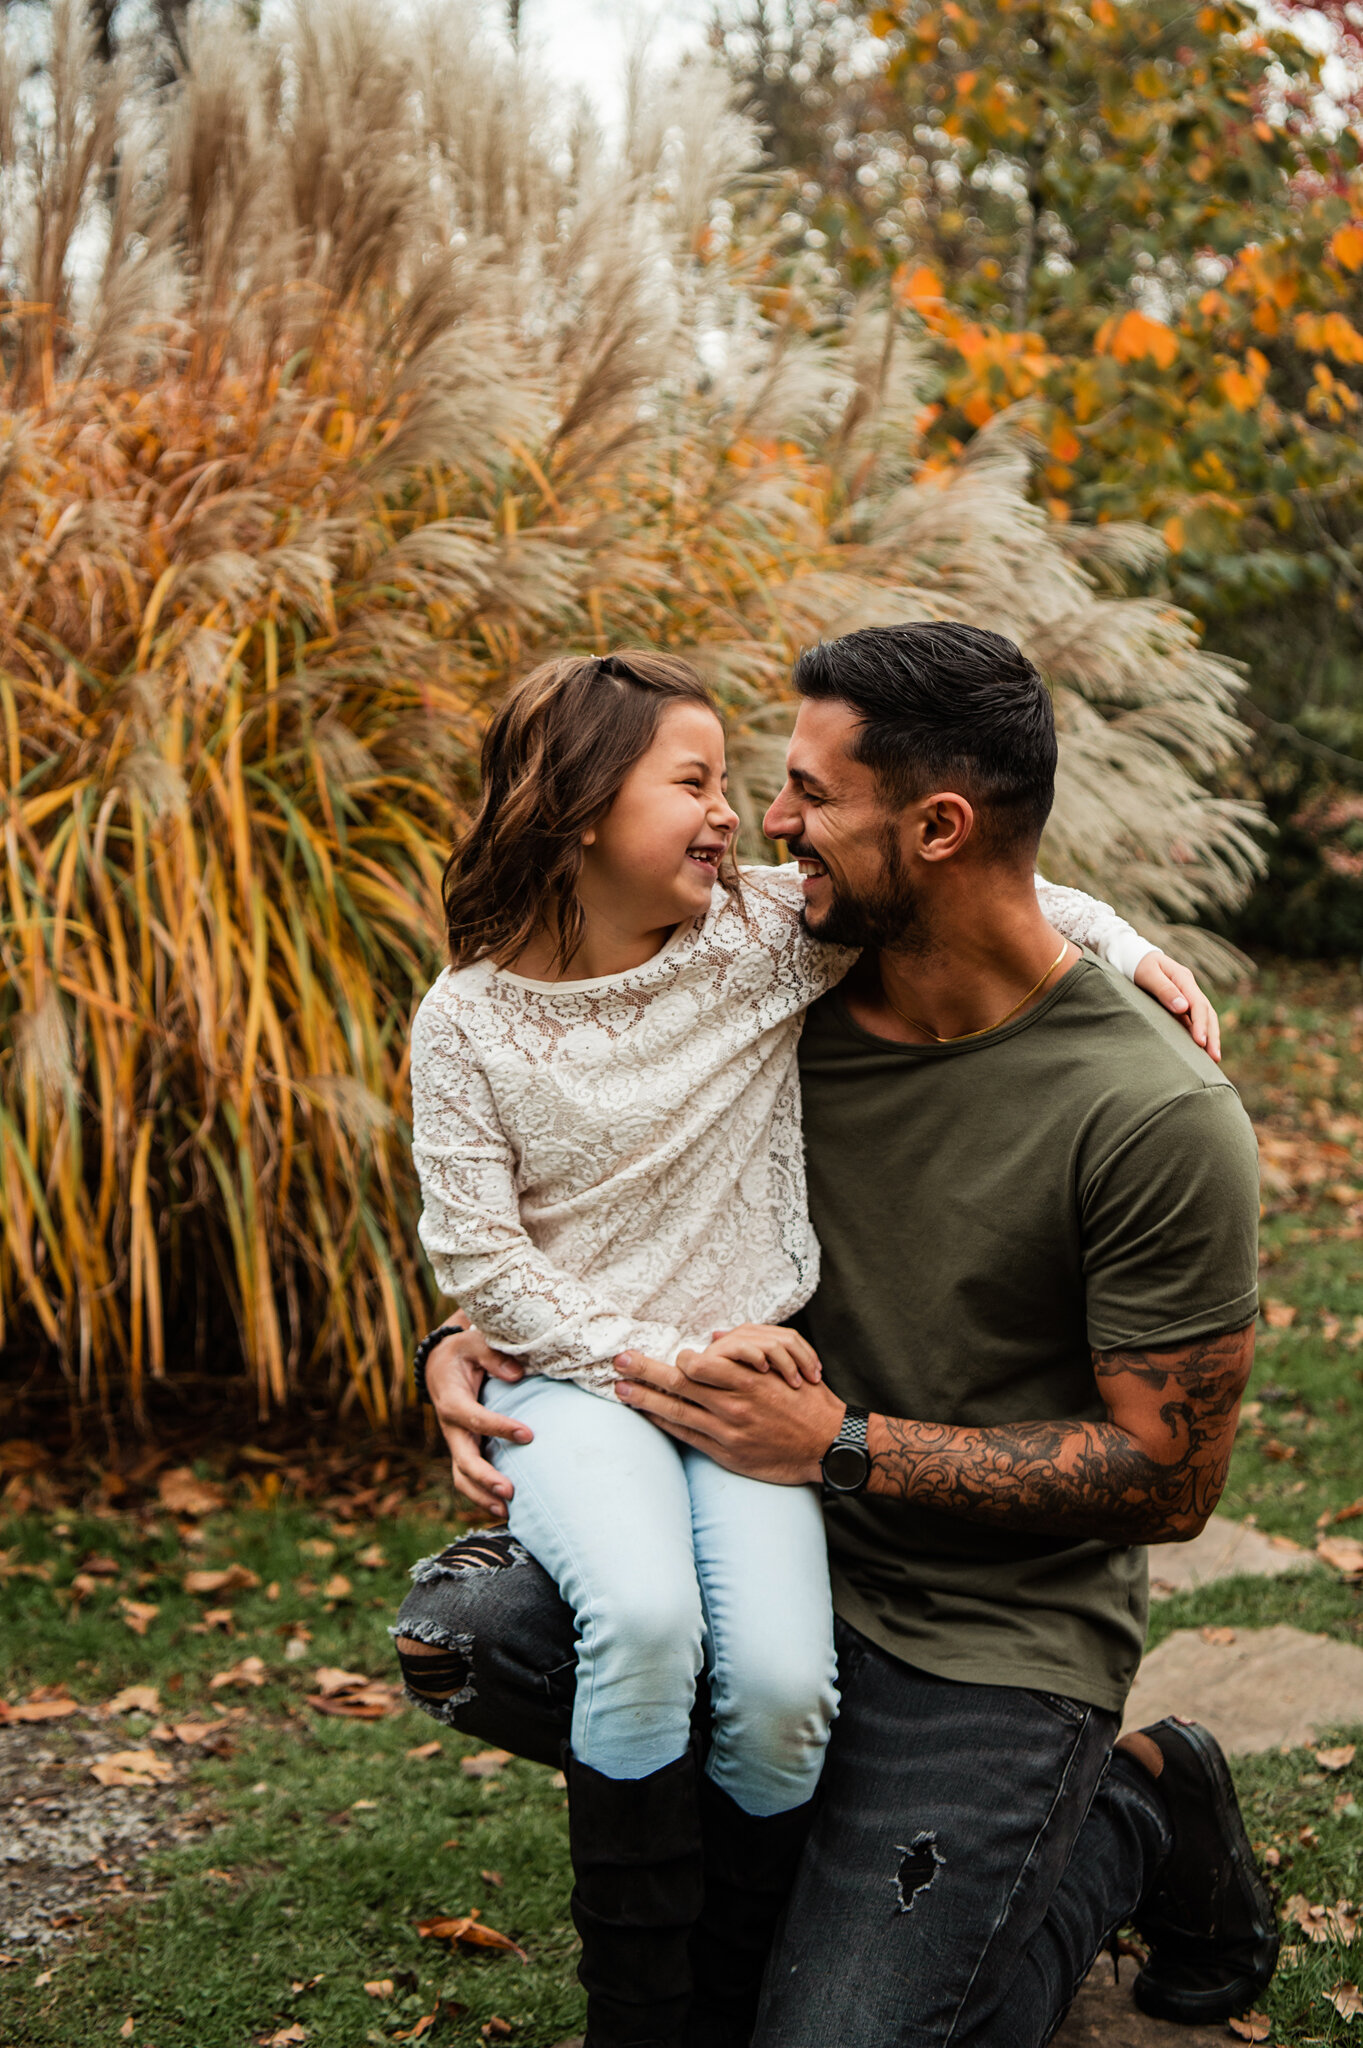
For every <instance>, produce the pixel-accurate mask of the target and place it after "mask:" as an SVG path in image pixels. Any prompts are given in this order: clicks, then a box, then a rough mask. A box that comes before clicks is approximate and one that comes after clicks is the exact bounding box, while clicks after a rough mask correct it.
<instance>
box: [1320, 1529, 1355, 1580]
mask: <svg viewBox="0 0 1363 2048" xmlns="http://www.w3.org/2000/svg"><path fill="white" fill-rule="evenodd" d="M1316 1556H1317V1557H1318V1558H1320V1559H1321V1561H1322V1563H1324V1564H1328V1565H1330V1566H1331V1567H1332V1568H1333V1569H1334V1570H1335V1571H1337V1572H1339V1573H1341V1574H1342V1576H1343V1577H1344V1578H1346V1579H1357V1578H1363V1543H1360V1542H1358V1541H1357V1539H1356V1538H1355V1537H1352V1536H1322V1537H1320V1539H1319V1540H1318V1541H1317V1544H1316Z"/></svg>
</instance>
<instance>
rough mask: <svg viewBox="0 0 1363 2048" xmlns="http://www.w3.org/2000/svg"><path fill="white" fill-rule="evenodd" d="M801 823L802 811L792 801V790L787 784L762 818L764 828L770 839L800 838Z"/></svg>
mask: <svg viewBox="0 0 1363 2048" xmlns="http://www.w3.org/2000/svg"><path fill="white" fill-rule="evenodd" d="M800 824H801V819H800V813H799V811H798V810H797V809H796V808H795V807H794V806H793V804H792V803H791V792H790V788H789V785H787V787H786V788H785V789H783V790H782V791H781V794H780V795H779V796H778V797H777V799H776V801H775V803H774V804H773V805H772V806H771V809H770V810H769V811H768V812H767V815H766V817H765V818H764V819H763V820H762V830H763V832H764V833H765V834H766V836H767V838H768V839H798V838H799V836H800Z"/></svg>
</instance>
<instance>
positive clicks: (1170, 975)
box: [1136, 953, 1221, 1060]
mask: <svg viewBox="0 0 1363 2048" xmlns="http://www.w3.org/2000/svg"><path fill="white" fill-rule="evenodd" d="M1136 986H1137V988H1143V989H1144V990H1145V993H1146V994H1147V995H1148V996H1153V997H1154V998H1155V1001H1156V1002H1157V1003H1163V1005H1164V1007H1165V1009H1166V1010H1168V1011H1170V1012H1171V1013H1172V1014H1173V1015H1174V1016H1175V1017H1177V1018H1178V1021H1179V1023H1180V1024H1182V1025H1184V1026H1185V1027H1186V1029H1187V1030H1188V1032H1189V1033H1190V1034H1191V1036H1192V1038H1193V1041H1194V1043H1195V1044H1197V1045H1200V1046H1201V1047H1202V1050H1203V1051H1204V1052H1206V1053H1209V1054H1210V1055H1211V1057H1212V1058H1213V1059H1214V1060H1219V1059H1220V1057H1221V1020H1220V1019H1219V1018H1218V1016H1217V1014H1216V1012H1215V1010H1214V1009H1213V1008H1212V1006H1211V1004H1210V1002H1209V1001H1208V1000H1207V997H1206V996H1205V995H1204V994H1203V992H1202V990H1201V989H1200V988H1199V987H1198V985H1197V976H1196V975H1195V974H1194V973H1193V970H1192V968H1191V967H1185V966H1184V965H1183V964H1182V962H1181V961H1178V960H1171V959H1170V957H1169V955H1168V954H1167V953H1147V954H1146V956H1145V958H1144V959H1143V960H1142V961H1141V964H1140V966H1139V967H1138V968H1137V969H1136Z"/></svg>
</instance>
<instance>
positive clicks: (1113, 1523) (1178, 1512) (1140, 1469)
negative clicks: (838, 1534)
mask: <svg viewBox="0 0 1363 2048" xmlns="http://www.w3.org/2000/svg"><path fill="white" fill-rule="evenodd" d="M1253 1356H1254V1326H1253V1324H1252V1323H1251V1324H1250V1325H1249V1326H1248V1328H1246V1329H1243V1330H1237V1331H1233V1332H1228V1333H1226V1334H1223V1335H1220V1336H1215V1337H1207V1338H1203V1339H1200V1340H1199V1341H1198V1342H1196V1343H1193V1344H1182V1345H1178V1346H1175V1347H1171V1348H1169V1349H1167V1350H1125V1351H1105V1352H1099V1353H1095V1354H1094V1373H1095V1376H1096V1379H1097V1384H1098V1388H1099V1392H1100V1394H1101V1396H1102V1400H1103V1404H1104V1406H1105V1408H1106V1409H1107V1416H1106V1419H1105V1420H1104V1421H1102V1422H1077V1421H1069V1420H1061V1421H1056V1422H1022V1423H1002V1424H999V1425H996V1426H994V1427H992V1428H988V1429H971V1428H960V1427H956V1426H953V1425H950V1424H946V1423H935V1422H912V1421H908V1420H901V1419H900V1418H898V1417H895V1416H887V1415H873V1416H872V1417H871V1421H870V1425H869V1432H868V1448H869V1449H870V1452H871V1459H872V1465H871V1478H870V1484H869V1491H871V1492H872V1493H880V1494H886V1495H889V1496H891V1497H893V1498H895V1499H898V1500H904V1501H912V1502H915V1503H917V1504H918V1505H920V1506H923V1507H930V1508H934V1509H936V1510H937V1511H938V1512H939V1513H941V1514H948V1515H956V1516H959V1517H961V1518H962V1519H963V1520H966V1521H973V1522H988V1523H992V1524H995V1525H999V1526H1007V1527H1009V1528H1014V1529H1024V1530H1028V1531H1031V1532H1036V1533H1039V1534H1044V1535H1053V1536H1071V1537H1073V1538H1075V1539H1076V1540H1079V1539H1080V1538H1083V1537H1097V1538H1099V1539H1100V1540H1102V1541H1104V1542H1108V1543H1163V1542H1179V1541H1186V1540H1187V1539H1188V1538H1190V1537H1192V1536H1196V1535H1197V1534H1198V1532H1199V1530H1201V1529H1202V1528H1203V1527H1204V1526H1205V1524H1206V1521H1207V1518H1208V1516H1209V1515H1210V1514H1211V1512H1212V1509H1213V1508H1214V1507H1215V1506H1216V1503H1217V1501H1218V1499H1219V1498H1220V1495H1221V1489H1222V1487H1223V1486H1224V1485H1225V1481H1226V1468H1227V1466H1228V1464H1229V1462H1230V1454H1231V1447H1232V1445H1233V1444H1234V1441H1235V1425H1236V1420H1237V1417H1238V1414H1239V1408H1240V1398H1241V1395H1242V1394H1243V1393H1244V1390H1245V1383H1246V1381H1247V1380H1248V1378H1249V1369H1250V1365H1251V1363H1252V1360H1253ZM616 1362H617V1365H619V1367H620V1371H621V1380H620V1383H619V1385H618V1388H617V1392H618V1393H619V1397H620V1399H621V1400H622V1401H623V1402H624V1403H625V1404H626V1406H628V1407H631V1408H638V1409H640V1410H641V1411H642V1412H643V1413H645V1414H648V1415H651V1416H652V1417H653V1419H654V1421H656V1422H657V1423H659V1424H660V1425H661V1427H662V1428H664V1429H666V1430H668V1431H669V1433H670V1434H671V1435H673V1436H675V1437H678V1438H679V1439H680V1440H681V1441H682V1442H683V1443H689V1444H694V1445H695V1446H696V1447H697V1448H698V1449H700V1450H703V1451H707V1452H708V1453H709V1455H710V1456H711V1457H712V1458H714V1459H715V1460H716V1462H717V1463H719V1464H721V1465H726V1466H728V1467H729V1469H730V1470H732V1471H735V1472H744V1473H746V1474H748V1475H749V1477H751V1478H754V1479H766V1480H770V1481H773V1482H775V1483H776V1484H778V1485H787V1486H789V1485H807V1484H811V1483H816V1482H817V1481H818V1478H819V1460H820V1459H821V1457H822V1456H823V1453H824V1452H825V1451H826V1450H827V1448H828V1446H829V1444H830V1443H831V1442H832V1441H833V1438H834V1436H835V1435H836V1434H837V1432H838V1429H839V1427H840V1425H841V1421H842V1416H843V1413H844V1404H843V1403H842V1402H841V1401H840V1400H838V1399H837V1397H836V1396H835V1395H834V1394H833V1393H832V1392H831V1391H830V1389H829V1388H828V1387H827V1386H826V1385H817V1386H809V1385H802V1386H799V1387H790V1386H787V1385H786V1383H785V1382H784V1381H783V1380H779V1379H777V1378H776V1376H775V1375H774V1374H770V1373H766V1374H763V1373H753V1372H750V1371H748V1370H747V1369H746V1368H745V1367H743V1366H740V1365H735V1364H733V1363H732V1361H730V1360H727V1359H724V1358H721V1357H718V1356H716V1355H715V1354H712V1353H710V1352H706V1351H703V1352H699V1353H684V1354H683V1357H682V1360H681V1361H679V1362H678V1364H677V1365H675V1366H669V1365H664V1364H662V1363H661V1362H660V1361H659V1360H657V1359H651V1358H644V1357H642V1356H641V1355H640V1354H639V1353H637V1352H632V1353H625V1354H623V1355H622V1357H621V1358H620V1359H618V1360H617V1361H616Z"/></svg>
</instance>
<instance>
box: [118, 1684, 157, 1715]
mask: <svg viewBox="0 0 1363 2048" xmlns="http://www.w3.org/2000/svg"><path fill="white" fill-rule="evenodd" d="M104 1711H105V1713H106V1714H159V1713H160V1711H161V1695H160V1694H159V1693H158V1692H157V1690H156V1687H155V1686H154V1685H125V1686H124V1688H123V1690H122V1692H116V1693H115V1694H114V1696H113V1698H112V1699H111V1700H109V1701H107V1702H106V1704H105V1708H104Z"/></svg>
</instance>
